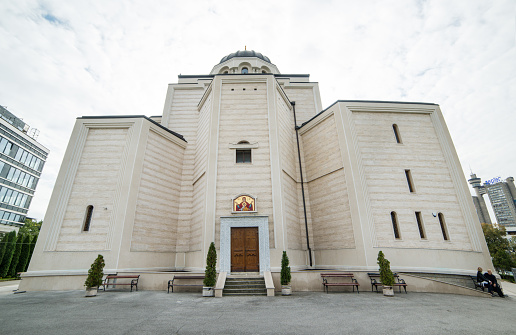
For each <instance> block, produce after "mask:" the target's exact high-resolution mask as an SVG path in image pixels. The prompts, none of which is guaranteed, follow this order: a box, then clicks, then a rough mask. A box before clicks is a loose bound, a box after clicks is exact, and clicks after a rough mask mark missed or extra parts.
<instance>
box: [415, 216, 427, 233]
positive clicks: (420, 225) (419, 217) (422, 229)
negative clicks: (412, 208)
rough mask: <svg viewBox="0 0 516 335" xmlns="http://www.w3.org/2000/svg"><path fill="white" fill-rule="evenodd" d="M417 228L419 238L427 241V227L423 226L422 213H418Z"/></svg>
mask: <svg viewBox="0 0 516 335" xmlns="http://www.w3.org/2000/svg"><path fill="white" fill-rule="evenodd" d="M416 221H417V228H418V229H419V236H420V237H421V238H422V239H426V233H425V227H424V226H423V217H422V216H421V212H416Z"/></svg>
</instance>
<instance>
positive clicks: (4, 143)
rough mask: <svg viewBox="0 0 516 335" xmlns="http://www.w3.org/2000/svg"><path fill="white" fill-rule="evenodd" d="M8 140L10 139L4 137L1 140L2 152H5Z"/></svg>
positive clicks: (0, 147) (0, 150) (0, 148)
mask: <svg viewBox="0 0 516 335" xmlns="http://www.w3.org/2000/svg"><path fill="white" fill-rule="evenodd" d="M8 142H9V141H7V140H6V139H5V138H3V137H2V139H1V140H0V152H4V148H5V146H6V145H7V143H8Z"/></svg>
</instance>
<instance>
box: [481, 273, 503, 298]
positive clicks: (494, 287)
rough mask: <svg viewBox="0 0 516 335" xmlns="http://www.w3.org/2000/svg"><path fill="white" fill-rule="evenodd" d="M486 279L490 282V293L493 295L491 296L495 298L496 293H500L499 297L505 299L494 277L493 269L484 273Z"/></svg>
mask: <svg viewBox="0 0 516 335" xmlns="http://www.w3.org/2000/svg"><path fill="white" fill-rule="evenodd" d="M484 277H485V278H486V279H487V280H488V281H489V287H488V291H489V293H491V295H492V296H493V297H494V293H493V291H494V292H496V293H498V295H499V296H500V297H502V298H505V296H504V295H503V292H502V289H501V288H500V285H498V281H497V280H496V277H495V276H494V275H493V272H492V271H491V269H487V272H486V273H484Z"/></svg>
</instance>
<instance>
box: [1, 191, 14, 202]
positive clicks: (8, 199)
mask: <svg viewBox="0 0 516 335" xmlns="http://www.w3.org/2000/svg"><path fill="white" fill-rule="evenodd" d="M12 194H13V190H11V189H9V188H8V189H7V192H6V193H5V197H4V200H3V201H4V202H5V203H7V204H8V203H9V201H11V195H12Z"/></svg>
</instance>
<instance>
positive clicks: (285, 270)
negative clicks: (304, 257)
mask: <svg viewBox="0 0 516 335" xmlns="http://www.w3.org/2000/svg"><path fill="white" fill-rule="evenodd" d="M288 265H289V260H288V256H287V252H286V251H283V256H282V257H281V285H288V284H289V283H290V280H291V279H292V276H291V275H290V266H288Z"/></svg>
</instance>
